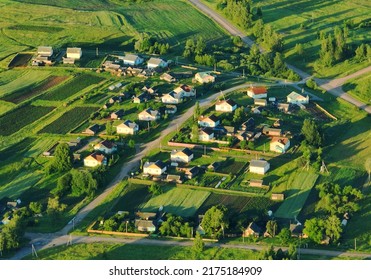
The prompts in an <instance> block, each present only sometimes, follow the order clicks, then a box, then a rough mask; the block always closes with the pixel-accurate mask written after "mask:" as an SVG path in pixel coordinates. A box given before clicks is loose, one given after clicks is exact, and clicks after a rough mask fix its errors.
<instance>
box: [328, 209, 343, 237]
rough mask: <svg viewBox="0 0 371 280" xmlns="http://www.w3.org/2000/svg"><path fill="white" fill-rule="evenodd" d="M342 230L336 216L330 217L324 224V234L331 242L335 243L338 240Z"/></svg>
mask: <svg viewBox="0 0 371 280" xmlns="http://www.w3.org/2000/svg"><path fill="white" fill-rule="evenodd" d="M342 231H343V229H342V228H341V222H340V219H339V218H338V217H336V216H334V215H333V216H330V217H328V218H327V220H326V222H325V232H326V235H327V236H328V237H330V239H331V242H332V243H335V242H337V241H338V240H339V239H340V236H341V233H342Z"/></svg>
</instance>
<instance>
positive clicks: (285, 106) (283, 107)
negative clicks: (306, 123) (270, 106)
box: [277, 103, 290, 113]
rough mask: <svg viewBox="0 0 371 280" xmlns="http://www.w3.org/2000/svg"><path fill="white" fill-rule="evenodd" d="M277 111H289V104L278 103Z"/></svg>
mask: <svg viewBox="0 0 371 280" xmlns="http://www.w3.org/2000/svg"><path fill="white" fill-rule="evenodd" d="M277 109H278V110H280V111H281V112H284V113H287V112H288V111H289V110H290V104H289V103H278V104H277Z"/></svg>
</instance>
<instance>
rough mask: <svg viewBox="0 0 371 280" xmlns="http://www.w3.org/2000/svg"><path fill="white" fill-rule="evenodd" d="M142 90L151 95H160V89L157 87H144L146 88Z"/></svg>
mask: <svg viewBox="0 0 371 280" xmlns="http://www.w3.org/2000/svg"><path fill="white" fill-rule="evenodd" d="M142 90H143V91H145V92H148V93H149V94H151V95H158V93H157V91H158V88H157V87H150V86H144V87H142Z"/></svg>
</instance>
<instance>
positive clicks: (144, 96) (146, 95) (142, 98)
mask: <svg viewBox="0 0 371 280" xmlns="http://www.w3.org/2000/svg"><path fill="white" fill-rule="evenodd" d="M150 99H151V96H150V94H149V93H148V92H146V91H145V92H142V93H141V94H139V95H138V96H135V97H134V98H133V103H136V104H140V103H145V102H147V101H148V100H150Z"/></svg>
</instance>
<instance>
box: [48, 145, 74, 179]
mask: <svg viewBox="0 0 371 280" xmlns="http://www.w3.org/2000/svg"><path fill="white" fill-rule="evenodd" d="M52 166H53V169H54V170H56V171H58V172H65V171H68V170H70V169H71V168H72V153H71V150H70V147H69V146H68V144H66V143H60V144H58V146H57V147H56V148H55V153H54V159H53V165H52Z"/></svg>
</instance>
